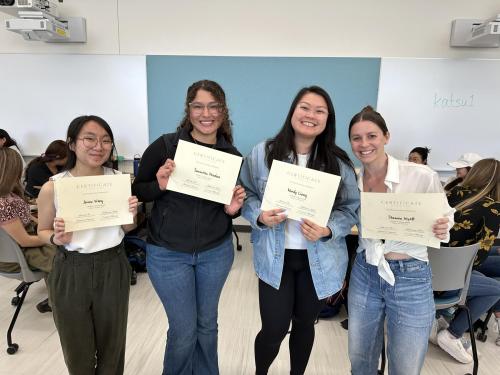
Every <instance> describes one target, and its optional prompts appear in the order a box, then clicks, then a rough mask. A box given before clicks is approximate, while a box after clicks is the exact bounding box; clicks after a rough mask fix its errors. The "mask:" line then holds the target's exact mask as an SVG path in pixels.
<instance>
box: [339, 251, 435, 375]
mask: <svg viewBox="0 0 500 375" xmlns="http://www.w3.org/2000/svg"><path fill="white" fill-rule="evenodd" d="M389 265H390V267H391V270H392V272H393V273H394V276H395V278H396V282H395V284H394V286H391V285H390V284H388V283H387V282H386V281H385V280H384V279H382V278H381V277H380V276H379V275H378V271H377V267H376V266H372V265H370V264H368V263H366V260H365V253H364V252H362V253H359V254H357V256H356V260H355V261H354V266H353V269H352V272H351V277H350V281H349V296H348V303H349V331H348V333H349V360H350V361H351V371H352V374H353V375H375V374H377V369H378V364H379V358H380V353H381V351H382V339H383V335H384V321H385V320H387V357H388V367H389V374H391V375H418V374H420V370H421V368H422V364H423V362H424V358H425V354H426V352H427V342H428V338H429V334H430V330H431V327H432V322H433V319H434V314H435V311H434V298H433V294H432V284H431V271H430V267H429V265H428V263H426V262H423V261H420V260H416V259H409V260H403V261H389Z"/></svg>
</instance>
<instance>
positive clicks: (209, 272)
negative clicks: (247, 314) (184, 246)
mask: <svg viewBox="0 0 500 375" xmlns="http://www.w3.org/2000/svg"><path fill="white" fill-rule="evenodd" d="M233 260H234V250H233V240H232V237H231V236H229V237H228V239H227V240H226V241H224V242H223V243H222V244H221V245H219V246H217V247H215V248H213V249H210V250H206V251H203V252H201V253H195V254H190V253H182V252H179V251H173V250H168V249H166V248H164V247H158V246H154V245H151V244H148V247H147V256H146V263H147V269H148V274H149V278H150V279H151V282H152V284H153V287H154V289H155V290H156V293H157V294H158V296H159V297H160V300H161V302H162V304H163V307H164V308H165V312H166V313H167V318H168V325H169V328H168V332H167V344H166V348H165V355H164V360H163V375H192V374H196V375H198V374H199V375H217V374H219V365H218V357H217V332H218V329H217V308H218V305H219V297H220V294H221V291H222V287H223V286H224V283H225V282H226V279H227V275H228V274H229V270H230V269H231V265H232V264H233Z"/></svg>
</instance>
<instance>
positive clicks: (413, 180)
mask: <svg viewBox="0 0 500 375" xmlns="http://www.w3.org/2000/svg"><path fill="white" fill-rule="evenodd" d="M349 139H350V142H351V148H352V151H353V153H354V155H355V156H356V157H357V158H358V159H359V161H360V162H361V164H362V168H361V171H360V173H359V176H358V186H359V189H360V191H362V192H366V193H370V192H371V193H384V194H388V195H389V196H390V194H393V193H442V192H443V188H442V186H441V182H440V181H439V176H438V174H437V173H436V172H435V171H433V170H432V169H430V168H429V167H427V166H425V165H420V164H415V163H410V162H407V161H400V160H397V159H395V158H393V157H392V156H390V155H388V154H387V153H386V151H385V145H386V144H387V143H388V142H389V139H390V134H389V130H388V128H387V125H386V123H385V120H384V118H383V117H382V116H381V115H380V113H378V112H376V111H375V110H373V108H372V107H370V106H368V107H365V108H364V109H363V110H362V111H361V112H359V113H357V114H356V115H354V117H353V118H352V120H351V122H350V124H349ZM387 199H390V198H389V197H388V198H387ZM363 209H364V208H363V206H361V210H363ZM441 212H442V215H443V217H440V218H436V221H435V223H434V225H433V227H432V232H433V234H434V236H435V237H436V238H438V239H440V240H442V241H447V240H448V231H449V228H450V227H451V226H452V225H453V212H454V210H453V209H452V208H451V207H450V206H449V205H448V202H447V201H446V199H445V197H444V194H443V205H442V211H441ZM359 230H360V232H359V233H360V235H359V247H358V250H357V253H358V254H357V256H356V259H355V261H354V265H353V269H352V271H351V277H350V280H349V294H348V305H349V331H348V335H349V359H350V361H351V371H352V374H353V375H374V374H377V370H378V364H379V358H380V353H381V352H382V345H383V336H384V323H385V322H387V357H388V362H389V363H388V367H389V373H390V374H394V375H418V374H420V371H421V368H422V365H423V362H424V358H425V354H426V352H427V346H428V338H429V333H430V330H431V327H432V323H433V320H434V315H435V311H434V309H435V307H434V297H433V292H432V282H431V278H432V277H431V269H430V266H429V258H428V255H427V246H424V245H417V244H413V243H408V242H402V241H394V240H384V239H369V238H364V237H363V227H362V223H361V226H360V228H359Z"/></svg>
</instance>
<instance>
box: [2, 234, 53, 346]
mask: <svg viewBox="0 0 500 375" xmlns="http://www.w3.org/2000/svg"><path fill="white" fill-rule="evenodd" d="M0 262H8V263H18V264H19V267H20V271H19V272H3V271H0V276H4V277H8V278H10V279H17V280H21V284H19V286H18V287H17V288H16V290H15V291H16V296H15V297H14V298H12V301H11V304H12V305H13V306H16V311H15V312H14V316H13V317H12V320H11V322H10V325H9V329H8V330H7V353H8V354H15V353H16V352H17V350H18V349H19V345H17V344H16V343H14V342H12V330H13V329H14V325H15V324H16V320H17V317H18V315H19V312H20V311H21V307H22V305H23V302H24V299H25V298H26V293H28V289H29V287H30V285H31V284H33V283H34V282H37V281H39V280H41V279H43V277H44V276H45V273H44V272H41V271H32V270H31V269H30V267H29V266H28V263H27V262H26V259H25V258H24V254H23V251H22V249H21V248H20V247H19V245H18V244H17V243H16V242H15V241H14V240H13V239H12V238H11V237H10V236H9V235H8V234H7V232H5V231H4V230H3V229H2V228H0Z"/></svg>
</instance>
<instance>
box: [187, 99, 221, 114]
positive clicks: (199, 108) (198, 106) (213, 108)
mask: <svg viewBox="0 0 500 375" xmlns="http://www.w3.org/2000/svg"><path fill="white" fill-rule="evenodd" d="M205 108H206V109H207V111H208V113H209V114H211V115H218V114H219V113H220V112H221V111H222V105H221V104H219V103H208V104H207V105H205V104H202V103H198V102H192V103H189V109H190V110H191V112H192V113H193V115H201V114H202V113H203V112H204V111H205Z"/></svg>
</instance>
